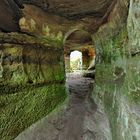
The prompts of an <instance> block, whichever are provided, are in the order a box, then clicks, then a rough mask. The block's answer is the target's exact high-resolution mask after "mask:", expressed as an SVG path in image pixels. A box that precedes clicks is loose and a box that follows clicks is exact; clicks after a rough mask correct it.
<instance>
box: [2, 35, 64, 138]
mask: <svg viewBox="0 0 140 140" xmlns="http://www.w3.org/2000/svg"><path fill="white" fill-rule="evenodd" d="M0 36H1V37H0V39H1V40H0V120H1V127H0V139H1V140H12V139H13V138H14V137H16V136H17V135H18V134H19V133H20V132H21V131H23V130H24V129H25V128H27V127H28V126H30V125H31V124H33V123H34V122H36V121H37V120H39V119H41V118H43V117H44V116H46V115H47V114H48V113H49V112H50V111H52V110H53V109H54V108H56V107H57V106H58V105H59V104H61V103H62V102H63V101H64V99H65V98H66V94H65V71H64V60H63V48H62V46H60V45H59V44H57V45H56V44H55V45H52V44H51V43H49V42H47V43H46V42H45V41H44V40H43V41H42V39H41V38H37V37H31V36H28V35H23V34H18V33H10V34H3V33H1V34H0Z"/></svg>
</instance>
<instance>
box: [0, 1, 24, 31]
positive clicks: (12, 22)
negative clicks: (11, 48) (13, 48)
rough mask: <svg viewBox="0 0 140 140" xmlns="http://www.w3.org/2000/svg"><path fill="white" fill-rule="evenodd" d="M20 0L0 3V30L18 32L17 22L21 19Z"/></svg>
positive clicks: (21, 6)
mask: <svg viewBox="0 0 140 140" xmlns="http://www.w3.org/2000/svg"><path fill="white" fill-rule="evenodd" d="M20 8H23V5H22V1H21V0H1V1H0V9H1V10H0V21H1V22H0V30H1V31H5V32H12V31H19V25H18V21H19V19H20V18H21V11H20Z"/></svg>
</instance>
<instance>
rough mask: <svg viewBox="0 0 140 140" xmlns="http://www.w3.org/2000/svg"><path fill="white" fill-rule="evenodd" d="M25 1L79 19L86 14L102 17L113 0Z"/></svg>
mask: <svg viewBox="0 0 140 140" xmlns="http://www.w3.org/2000/svg"><path fill="white" fill-rule="evenodd" d="M25 2H26V3H32V4H35V5H37V6H40V7H42V8H43V9H44V10H47V11H49V12H52V13H55V14H57V15H60V16H64V17H66V18H69V19H75V18H76V19H79V18H84V17H87V16H93V17H96V18H102V17H103V16H104V15H105V13H106V12H107V10H108V8H109V7H110V5H111V4H112V2H113V0H25Z"/></svg>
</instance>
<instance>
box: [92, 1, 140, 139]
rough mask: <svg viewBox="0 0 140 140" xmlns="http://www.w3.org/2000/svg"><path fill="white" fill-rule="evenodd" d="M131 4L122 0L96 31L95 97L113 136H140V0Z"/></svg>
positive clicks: (117, 137) (127, 137)
mask: <svg viewBox="0 0 140 140" xmlns="http://www.w3.org/2000/svg"><path fill="white" fill-rule="evenodd" d="M127 2H128V3H127ZM128 4H129V1H126V0H123V1H119V0H118V3H117V4H116V6H115V8H114V10H113V11H112V12H111V14H110V16H109V21H108V23H107V24H105V25H104V26H102V27H101V28H100V29H99V31H98V32H97V33H96V34H95V35H93V39H94V41H95V44H96V50H97V51H96V52H97V57H98V59H97V61H98V62H97V63H98V64H97V65H96V76H95V80H96V85H95V88H94V92H93V97H94V99H95V100H96V103H97V104H98V105H99V107H100V108H101V109H102V110H104V111H105V112H106V113H107V116H108V119H109V123H110V128H111V132H110V133H111V134H112V140H125V139H127V140H138V139H139V138H140V133H139V132H140V78H139V73H140V67H139V66H140V56H139V53H138V52H139V47H140V46H139V41H140V40H139V38H140V36H139V35H140V34H139V30H138V26H137V25H138V23H140V22H139V16H138V14H137V13H138V11H139V8H138V7H139V2H138V1H130V7H129V8H128V6H127V5H128ZM132 9H133V10H132ZM127 13H129V14H127ZM114 14H115V15H117V16H115V17H114V16H113V15H114ZM122 14H123V16H122ZM134 15H135V16H134ZM136 15H137V16H136ZM127 17H128V20H127ZM132 24H133V26H131V25H132ZM134 54H135V55H134Z"/></svg>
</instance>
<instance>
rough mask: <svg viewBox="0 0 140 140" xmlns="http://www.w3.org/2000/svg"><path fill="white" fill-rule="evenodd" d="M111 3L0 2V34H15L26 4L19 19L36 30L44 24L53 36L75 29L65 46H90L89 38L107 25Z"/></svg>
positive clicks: (77, 0) (72, 0) (74, 0)
mask: <svg viewBox="0 0 140 140" xmlns="http://www.w3.org/2000/svg"><path fill="white" fill-rule="evenodd" d="M115 2H116V0H1V1H0V21H1V22H0V30H2V31H6V32H11V31H19V26H18V21H19V19H20V18H21V17H22V12H21V9H22V8H23V4H26V5H25V8H24V10H23V15H24V16H25V17H26V18H27V19H29V20H30V19H31V18H33V17H34V18H35V21H36V23H37V24H38V27H40V29H39V30H41V29H42V23H44V22H45V23H47V24H48V26H49V27H50V28H51V27H52V29H51V30H52V31H54V32H56V33H57V32H58V31H62V32H63V33H64V34H66V33H67V32H69V31H70V30H71V29H72V30H73V29H75V28H77V29H80V30H78V31H76V32H74V33H72V35H70V36H69V37H68V39H67V40H68V43H67V44H68V46H69V43H70V44H71V42H72V43H73V42H76V43H78V44H84V43H85V44H88V43H89V44H91V42H92V40H91V34H92V33H95V32H96V31H97V30H98V29H99V27H100V26H101V25H102V24H103V23H105V22H106V21H107V18H108V16H109V14H110V12H111V11H112V9H113V8H114V5H115ZM33 6H36V7H33ZM37 8H38V9H37ZM39 8H41V9H43V10H42V11H41V10H40V9H39ZM39 15H40V16H39ZM53 28H54V29H53ZM38 33H39V32H36V34H38Z"/></svg>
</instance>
